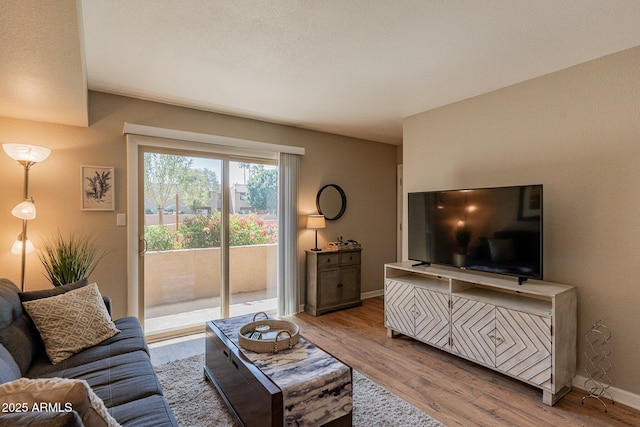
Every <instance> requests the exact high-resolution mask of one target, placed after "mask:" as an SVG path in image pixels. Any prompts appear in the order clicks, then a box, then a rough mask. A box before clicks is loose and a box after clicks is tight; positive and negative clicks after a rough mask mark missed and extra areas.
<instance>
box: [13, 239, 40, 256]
mask: <svg viewBox="0 0 640 427" xmlns="http://www.w3.org/2000/svg"><path fill="white" fill-rule="evenodd" d="M35 250H36V248H35V247H34V246H33V243H31V240H29V239H27V251H26V253H28V254H30V253H31V252H33V251H35ZM11 253H12V254H15V255H22V234H21V235H20V236H18V238H17V239H16V241H15V242H13V245H12V246H11Z"/></svg>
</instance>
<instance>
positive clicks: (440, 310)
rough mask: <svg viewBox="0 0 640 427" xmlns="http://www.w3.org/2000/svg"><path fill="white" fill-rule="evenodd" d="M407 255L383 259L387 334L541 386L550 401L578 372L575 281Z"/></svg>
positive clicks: (556, 399)
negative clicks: (439, 263)
mask: <svg viewBox="0 0 640 427" xmlns="http://www.w3.org/2000/svg"><path fill="white" fill-rule="evenodd" d="M413 264H414V263H413V262H400V263H393V264H386V265H385V286H384V305H385V307H384V313H385V326H386V327H387V331H388V335H389V336H390V337H393V336H394V334H395V333H401V334H404V335H407V336H410V337H412V338H415V339H417V340H419V341H422V342H424V343H427V344H429V345H432V346H434V347H438V348H440V349H442V350H444V351H447V352H449V353H452V354H455V355H456V356H459V357H463V358H465V359H468V360H471V361H473V362H476V363H478V364H481V365H483V366H486V367H488V368H491V369H494V370H496V371H498V372H501V373H503V374H506V375H509V376H511V377H513V378H517V379H518V380H521V381H524V382H526V383H529V384H531V385H533V386H536V387H538V388H540V389H542V391H543V402H544V403H545V404H547V405H554V404H555V403H556V402H557V401H558V400H559V399H560V398H562V396H564V395H565V394H566V393H567V392H568V391H569V390H570V388H571V381H572V379H573V378H574V376H575V374H576V333H577V318H576V309H577V301H576V290H575V287H573V286H567V285H560V284H557V283H550V282H543V281H538V280H531V279H529V280H527V281H525V282H524V283H523V284H521V285H519V284H518V279H517V278H515V277H508V276H499V275H493V274H484V273H479V272H478V273H476V272H471V271H469V270H458V269H454V268H447V267H436V266H413Z"/></svg>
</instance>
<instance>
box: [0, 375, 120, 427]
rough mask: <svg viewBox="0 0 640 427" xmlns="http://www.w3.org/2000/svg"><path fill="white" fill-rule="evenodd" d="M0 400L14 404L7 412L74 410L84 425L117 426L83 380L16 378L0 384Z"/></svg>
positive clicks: (3, 403) (0, 401) (97, 426)
mask: <svg viewBox="0 0 640 427" xmlns="http://www.w3.org/2000/svg"><path fill="white" fill-rule="evenodd" d="M0 403H1V404H2V405H3V407H4V406H5V404H14V405H18V407H19V408H20V410H18V411H11V412H24V411H31V412H50V411H51V412H59V411H64V412H70V411H72V410H73V411H76V412H77V413H78V415H80V418H81V419H82V422H83V423H84V424H85V425H87V426H96V427H118V426H119V424H118V423H117V422H116V420H115V419H114V418H113V417H112V416H111V415H109V413H108V412H107V408H106V407H105V406H104V403H102V400H100V398H99V397H98V396H96V395H95V393H94V392H93V391H92V390H91V387H89V384H87V382H86V381H83V380H70V379H66V378H37V379H30V378H20V379H17V380H15V381H11V382H9V383H6V384H3V385H1V386H0Z"/></svg>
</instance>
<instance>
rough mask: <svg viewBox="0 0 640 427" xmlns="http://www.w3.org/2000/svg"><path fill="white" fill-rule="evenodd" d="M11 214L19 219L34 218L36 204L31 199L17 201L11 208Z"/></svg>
mask: <svg viewBox="0 0 640 427" xmlns="http://www.w3.org/2000/svg"><path fill="white" fill-rule="evenodd" d="M11 215H13V216H15V217H16V218H20V219H35V217H36V205H35V204H34V203H33V200H31V199H29V200H25V201H24V202H21V203H18V204H17V205H16V207H15V208H13V209H12V210H11Z"/></svg>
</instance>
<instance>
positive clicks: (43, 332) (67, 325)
mask: <svg viewBox="0 0 640 427" xmlns="http://www.w3.org/2000/svg"><path fill="white" fill-rule="evenodd" d="M22 305H23V306H24V309H25V310H26V311H27V313H29V316H31V319H32V320H33V323H34V324H35V325H36V328H37V329H38V331H39V332H40V336H41V337H42V341H44V346H45V349H46V351H47V355H48V356H49V359H50V360H51V362H52V363H54V364H55V363H59V362H61V361H63V360H65V359H67V358H68V357H70V356H72V355H74V354H75V353H77V352H79V351H80V350H83V349H85V348H87V347H91V346H94V345H96V344H98V343H100V342H102V341H104V340H106V339H107V338H111V337H112V336H114V335H115V334H117V333H118V332H120V331H119V330H118V329H117V328H116V325H115V324H114V323H113V322H112V321H111V317H110V316H109V312H108V311H107V307H106V306H105V305H104V302H103V300H102V295H100V291H99V290H98V285H97V284H95V283H92V284H90V285H88V286H85V287H82V288H79V289H76V290H74V291H69V292H66V293H64V294H61V295H56V296H53V297H49V298H41V299H37V300H34V301H25V302H23V303H22Z"/></svg>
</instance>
